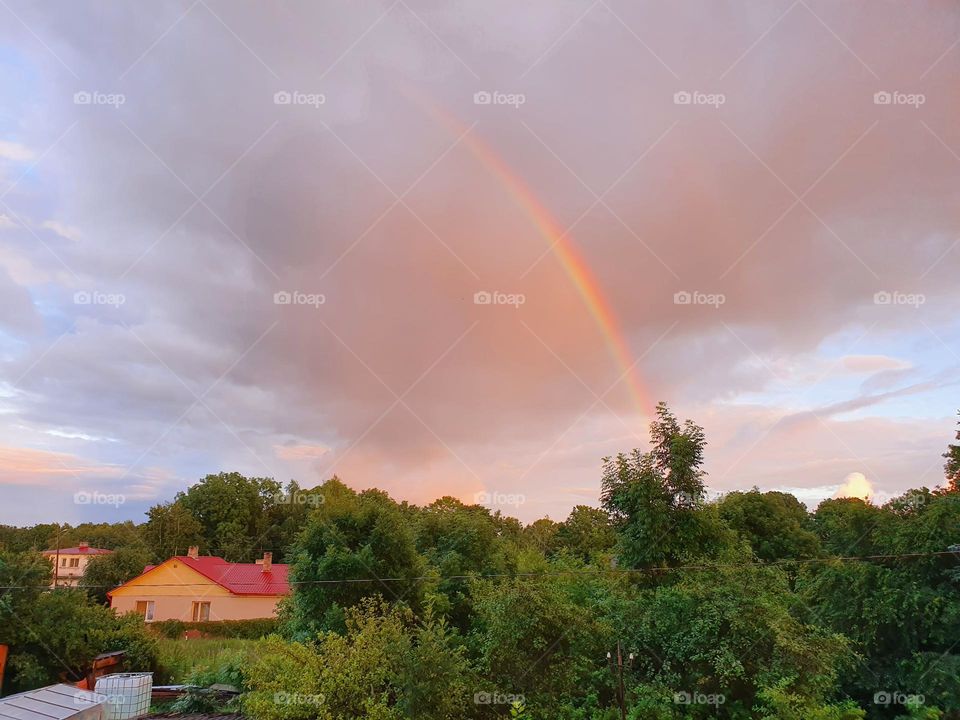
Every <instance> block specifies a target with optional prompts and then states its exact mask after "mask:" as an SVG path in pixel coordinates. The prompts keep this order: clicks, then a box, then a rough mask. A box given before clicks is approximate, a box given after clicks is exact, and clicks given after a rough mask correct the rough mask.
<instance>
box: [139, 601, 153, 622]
mask: <svg viewBox="0 0 960 720" xmlns="http://www.w3.org/2000/svg"><path fill="white" fill-rule="evenodd" d="M154 607H155V603H154V601H153V600H137V614H138V615H142V616H143V619H144V620H147V621H149V620H153V611H154Z"/></svg>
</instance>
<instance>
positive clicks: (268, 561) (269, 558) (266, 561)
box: [260, 552, 273, 572]
mask: <svg viewBox="0 0 960 720" xmlns="http://www.w3.org/2000/svg"><path fill="white" fill-rule="evenodd" d="M260 564H261V565H262V566H263V570H262V572H270V566H271V565H272V564H273V553H272V552H265V553H264V554H263V561H262V562H261V563H260Z"/></svg>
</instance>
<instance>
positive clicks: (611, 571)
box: [0, 550, 960, 590]
mask: <svg viewBox="0 0 960 720" xmlns="http://www.w3.org/2000/svg"><path fill="white" fill-rule="evenodd" d="M947 555H953V556H957V557H960V552H957V551H951V550H943V551H937V552H923V553H899V554H887V555H860V556H835V557H824V558H802V559H796V560H793V559H790V560H774V561H771V562H766V561H762V560H754V561H748V562H738V563H713V564H708V565H677V566H674V567H659V568H587V569H581V570H550V571H538V572H517V573H473V574H466V575H419V576H415V577H388V578H377V577H373V578H336V579H330V580H297V581H289V582H287V585H290V586H298V585H340V584H351V583H377V582H420V581H427V580H433V581H438V582H439V581H443V580H487V579H490V580H496V579H514V578H517V579H522V578H537V577H562V576H569V575H592V576H597V575H633V574H650V575H656V574H666V573H671V572H677V571H691V570H692V571H704V570H720V569H724V568H732V569H740V568H744V567H778V566H780V565H804V564H809V563H831V562H869V561H873V560H900V559H905V558H910V559H914V558H925V557H938V556H947ZM211 582H213V583H216V584H219V583H217V581H216V580H211ZM263 584H264V582H263V581H260V582H246V583H240V582H231V583H230V585H232V586H234V587H258V586H262V585H263ZM208 585H209V583H155V584H142V585H137V586H136V587H140V588H161V587H176V588H184V587H207V586H208ZM115 587H118V586H116V585H75V586H72V587H62V588H57V589H58V590H102V589H112V588H115ZM50 589H52V588H51V587H50V586H49V585H0V590H50Z"/></svg>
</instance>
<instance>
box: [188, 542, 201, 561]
mask: <svg viewBox="0 0 960 720" xmlns="http://www.w3.org/2000/svg"><path fill="white" fill-rule="evenodd" d="M199 556H200V548H199V547H197V546H196V545H191V546H190V549H189V550H187V557H188V558H193V559H194V560H196V559H197V558H198V557H199Z"/></svg>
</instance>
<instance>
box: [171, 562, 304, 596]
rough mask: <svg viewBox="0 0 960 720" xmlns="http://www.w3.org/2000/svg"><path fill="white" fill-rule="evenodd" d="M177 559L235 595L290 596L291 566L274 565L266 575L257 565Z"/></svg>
mask: <svg viewBox="0 0 960 720" xmlns="http://www.w3.org/2000/svg"><path fill="white" fill-rule="evenodd" d="M173 559H176V560H179V561H181V562H182V563H183V564H184V565H186V566H187V567H190V568H193V569H194V570H196V571H197V572H198V573H200V574H201V575H204V576H206V577H208V578H210V579H211V580H213V581H214V582H215V583H217V584H218V585H222V586H223V587H225V588H226V589H227V590H229V591H230V592H232V593H234V594H235V595H286V594H287V593H289V592H290V585H289V583H288V582H287V571H288V569H289V568H288V566H287V565H280V564H276V563H274V564H273V565H272V566H271V568H270V571H269V572H264V571H263V566H262V565H258V564H256V563H231V562H227V561H226V560H224V559H223V558H219V557H212V556H204V557H198V558H192V557H186V556H179V555H178V556H177V557H176V558H173Z"/></svg>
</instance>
